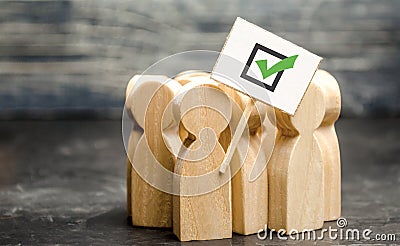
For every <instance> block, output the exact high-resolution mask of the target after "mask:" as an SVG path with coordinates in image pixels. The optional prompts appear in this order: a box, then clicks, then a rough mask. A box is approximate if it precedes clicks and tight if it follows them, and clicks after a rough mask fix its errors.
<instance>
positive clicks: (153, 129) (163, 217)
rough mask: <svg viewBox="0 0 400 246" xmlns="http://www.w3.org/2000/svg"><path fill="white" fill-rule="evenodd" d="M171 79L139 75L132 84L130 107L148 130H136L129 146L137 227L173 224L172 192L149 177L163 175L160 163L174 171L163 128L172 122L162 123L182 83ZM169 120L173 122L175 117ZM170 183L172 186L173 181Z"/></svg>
mask: <svg viewBox="0 0 400 246" xmlns="http://www.w3.org/2000/svg"><path fill="white" fill-rule="evenodd" d="M167 80H168V78H167V77H165V76H152V75H148V76H147V75H146V76H139V77H136V76H135V77H134V78H133V79H132V80H131V82H130V83H133V85H131V84H129V85H128V89H130V92H129V95H128V97H127V108H128V109H129V111H130V112H131V113H132V116H133V118H134V120H135V121H136V122H137V124H138V125H139V126H140V128H142V129H143V131H144V133H143V134H142V135H140V136H138V135H137V132H135V131H133V132H132V133H131V137H130V142H129V147H128V157H130V158H129V160H130V161H131V162H132V163H131V164H132V165H133V168H129V167H128V171H129V169H131V170H130V171H131V179H130V184H131V189H130V196H131V210H130V212H131V216H132V224H133V225H137V226H147V227H171V226H172V195H171V194H168V193H165V192H163V191H160V190H158V189H157V188H154V187H153V186H152V185H151V184H149V183H148V179H153V180H154V179H155V180H157V179H158V178H159V179H161V178H162V177H161V174H160V168H155V167H157V165H162V167H164V168H166V169H167V170H169V171H171V172H173V170H174V163H173V159H172V156H171V153H170V152H169V151H168V149H167V147H166V145H165V143H164V141H163V138H162V132H161V131H162V125H163V124H164V125H168V124H169V123H168V122H167V123H165V122H162V120H163V112H164V110H165V108H166V106H167V105H168V104H169V103H170V102H171V100H172V99H173V98H174V96H175V93H176V92H177V91H178V90H179V89H180V87H181V86H180V84H179V83H178V82H176V81H173V80H170V81H168V82H167V83H166V81H167ZM164 120H165V119H164ZM168 120H169V121H170V123H172V118H171V119H167V121H168ZM131 145H132V147H131ZM135 146H136V147H135ZM138 170H140V172H138ZM169 182H170V185H172V180H171V181H169ZM128 183H129V181H128ZM128 194H129V191H128Z"/></svg>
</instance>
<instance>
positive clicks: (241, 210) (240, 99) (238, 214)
mask: <svg viewBox="0 0 400 246" xmlns="http://www.w3.org/2000/svg"><path fill="white" fill-rule="evenodd" d="M225 90H226V87H225ZM226 91H227V94H229V95H232V94H233V95H232V97H231V99H232V100H233V101H234V102H233V103H232V104H233V105H235V103H236V105H237V107H232V120H231V125H232V126H233V129H232V131H233V132H236V131H237V126H238V125H239V124H240V121H241V119H242V117H243V114H244V112H243V111H245V110H246V109H250V114H249V118H248V121H247V122H245V126H246V128H245V130H244V132H243V133H242V134H241V136H240V139H239V141H238V145H237V147H236V148H235V151H234V155H233V158H232V160H231V161H230V164H229V167H230V171H231V173H232V175H233V178H232V181H231V182H232V231H233V232H236V233H239V234H243V235H249V234H254V233H257V232H258V230H260V228H264V227H265V225H266V224H267V222H268V180H267V178H268V177H267V170H266V169H264V170H263V171H262V172H261V173H260V174H259V176H258V177H257V179H256V180H251V178H250V177H251V173H252V171H253V170H254V167H255V166H264V167H265V166H266V164H267V160H266V154H265V152H264V149H263V148H262V146H261V137H260V135H258V134H257V132H258V131H259V130H260V128H261V122H262V121H263V120H264V119H265V115H266V106H265V105H263V104H254V103H253V102H251V101H252V100H250V98H249V97H247V96H245V95H243V94H241V93H239V92H236V91H233V90H232V91H230V90H226ZM256 105H257V106H258V107H257V106H256ZM272 127H273V126H272ZM269 137H274V136H269ZM229 143H231V141H230V139H228V144H229Z"/></svg>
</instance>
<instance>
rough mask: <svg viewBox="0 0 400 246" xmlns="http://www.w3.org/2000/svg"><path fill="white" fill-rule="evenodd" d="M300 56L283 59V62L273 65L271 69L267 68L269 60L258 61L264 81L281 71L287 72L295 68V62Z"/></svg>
mask: <svg viewBox="0 0 400 246" xmlns="http://www.w3.org/2000/svg"><path fill="white" fill-rule="evenodd" d="M298 56H299V55H294V56H291V57H287V58H285V59H283V60H282V61H280V62H278V63H276V64H275V65H273V66H272V67H271V68H270V69H268V68H267V60H258V61H256V63H257V66H258V68H259V69H260V71H261V74H262V76H263V79H265V78H267V77H269V76H271V75H272V74H274V73H278V72H280V71H283V70H286V69H289V68H293V66H294V62H295V61H296V59H297V57H298Z"/></svg>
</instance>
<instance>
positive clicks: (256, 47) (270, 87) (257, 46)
mask: <svg viewBox="0 0 400 246" xmlns="http://www.w3.org/2000/svg"><path fill="white" fill-rule="evenodd" d="M258 50H262V51H264V52H266V53H268V54H271V55H273V56H275V57H277V58H279V59H281V60H283V59H285V58H287V56H284V55H282V54H280V53H278V52H276V51H273V50H271V49H268V48H267V47H265V46H262V45H261V44H259V43H256V44H255V45H254V48H253V50H252V51H251V54H250V57H249V59H248V60H247V62H246V65H245V66H244V68H243V71H242V74H241V75H240V77H241V78H243V79H245V80H248V81H250V82H253V83H254V84H256V85H258V86H261V87H263V88H265V89H267V90H269V91H272V92H274V91H275V88H276V86H277V85H278V82H279V80H280V79H281V77H282V74H283V71H280V72H278V74H277V75H276V77H275V79H274V82H273V83H272V85H267V84H265V83H263V82H262V81H259V80H258V79H255V78H253V77H250V76H249V75H247V72H248V71H249V68H250V66H251V63H252V62H253V60H254V57H255V56H256V53H257V51H258Z"/></svg>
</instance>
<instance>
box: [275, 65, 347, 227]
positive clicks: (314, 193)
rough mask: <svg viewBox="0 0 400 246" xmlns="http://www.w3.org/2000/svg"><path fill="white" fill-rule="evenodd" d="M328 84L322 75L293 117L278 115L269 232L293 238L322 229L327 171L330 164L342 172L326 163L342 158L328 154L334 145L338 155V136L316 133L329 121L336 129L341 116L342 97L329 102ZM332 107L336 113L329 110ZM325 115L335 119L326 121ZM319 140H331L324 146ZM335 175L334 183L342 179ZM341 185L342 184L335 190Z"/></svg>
mask: <svg viewBox="0 0 400 246" xmlns="http://www.w3.org/2000/svg"><path fill="white" fill-rule="evenodd" d="M321 73H322V74H323V75H321ZM326 79H329V82H331V81H332V79H331V78H327V75H326V74H325V72H322V71H318V72H317V74H316V76H315V77H314V78H313V80H312V82H311V84H310V86H309V88H308V89H307V91H306V93H305V95H304V98H303V100H302V101H301V103H300V106H299V108H298V109H297V112H296V113H295V115H294V116H293V117H292V116H289V115H287V114H285V113H283V112H281V111H279V110H275V113H276V125H277V127H278V136H277V139H276V143H275V149H274V152H273V154H272V156H271V159H270V161H269V164H268V181H269V220H268V227H269V228H271V229H275V230H280V229H283V230H285V231H286V233H288V234H291V233H295V232H301V231H304V230H310V229H319V228H321V227H322V225H323V221H324V208H325V201H324V183H325V182H326V180H329V181H328V182H329V183H332V181H330V179H329V178H325V180H324V166H328V165H330V166H332V167H331V168H332V169H335V171H336V172H335V173H337V172H339V173H340V170H336V169H337V168H338V166H337V163H335V164H333V163H332V164H331V163H329V164H328V163H327V161H326V159H327V157H328V156H327V155H329V154H335V155H337V154H338V152H336V153H329V151H327V149H329V147H331V146H330V144H329V143H330V142H333V143H336V145H333V146H332V147H333V148H334V150H337V138H336V136H334V135H332V134H331V133H328V134H325V133H323V132H319V133H317V132H318V130H319V128H320V126H321V125H323V124H325V122H329V123H328V124H329V125H331V124H332V122H334V120H335V119H336V118H337V116H338V115H337V114H335V113H334V112H337V109H338V108H337V97H336V98H334V99H335V100H334V101H333V102H331V101H330V100H331V99H332V96H333V95H332V94H329V92H330V90H329V88H328V87H327V84H328V83H327V82H326V81H324V80H326ZM326 102H328V103H326ZM330 105H334V106H333V107H331V106H330ZM339 105H340V104H339ZM333 108H334V110H333V112H332V114H331V113H330V112H329V111H332V109H333ZM327 112H328V113H327ZM325 115H327V116H328V117H327V118H329V119H330V120H328V119H326V120H325V122H324V119H325V118H324V117H325ZM320 135H324V138H325V139H326V140H325V143H326V144H325V146H324V145H323V144H322V143H321V137H320ZM333 165H335V166H334V167H333ZM327 174H328V173H327ZM332 175H333V176H332V178H333V179H335V178H337V175H336V176H335V175H334V174H333V173H332ZM336 182H337V179H336V180H335V183H334V184H332V185H331V187H332V186H335V185H336V184H337V183H336ZM335 188H337V187H335ZM335 207H336V204H335Z"/></svg>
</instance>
